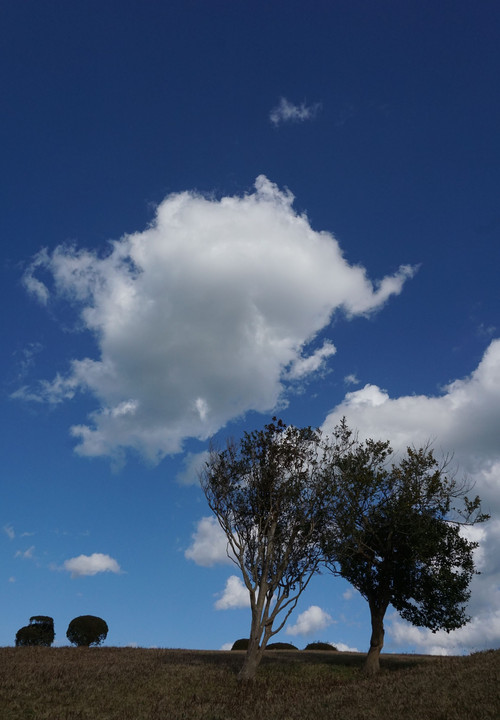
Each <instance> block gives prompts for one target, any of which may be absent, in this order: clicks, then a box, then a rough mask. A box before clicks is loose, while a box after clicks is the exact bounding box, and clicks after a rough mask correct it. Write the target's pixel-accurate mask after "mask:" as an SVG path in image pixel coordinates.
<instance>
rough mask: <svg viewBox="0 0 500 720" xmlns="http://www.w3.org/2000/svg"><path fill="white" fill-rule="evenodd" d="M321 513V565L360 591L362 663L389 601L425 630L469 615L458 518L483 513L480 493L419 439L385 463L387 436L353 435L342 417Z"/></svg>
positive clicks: (468, 557) (469, 552) (378, 642)
mask: <svg viewBox="0 0 500 720" xmlns="http://www.w3.org/2000/svg"><path fill="white" fill-rule="evenodd" d="M330 453H331V454H330V456H331V459H332V462H331V465H330V469H329V473H328V484H329V508H328V514H329V522H328V523H327V524H326V525H325V528H324V532H323V535H322V543H323V548H324V550H325V553H326V555H327V556H328V560H329V565H330V568H331V569H332V570H333V571H334V572H336V573H340V574H341V575H342V576H343V577H344V578H346V579H347V580H348V581H349V582H350V583H351V584H352V585H353V586H354V587H355V588H356V589H357V590H358V591H359V592H360V593H361V595H362V596H363V597H364V598H365V599H366V600H367V601H368V604H369V607H370V615H371V624H372V636H371V642H370V651H369V653H368V657H367V662H366V666H365V669H366V672H368V673H373V672H376V671H377V670H378V667H379V655H380V651H381V649H382V647H383V638H384V616H385V613H386V610H387V608H388V606H389V605H392V606H393V607H394V608H395V609H396V610H398V612H399V613H400V615H401V616H402V617H403V618H404V619H406V620H408V621H409V622H411V623H413V624H414V625H417V626H420V627H426V628H429V629H431V630H432V631H433V632H435V631H436V630H438V629H444V630H446V631H448V632H449V631H450V630H455V629H457V628H459V627H462V626H463V625H464V624H465V623H467V622H468V621H469V619H470V618H469V617H468V616H467V614H466V604H467V601H468V600H469V597H470V590H469V585H470V581H471V579H472V576H473V574H474V572H475V569H474V558H473V551H474V549H475V548H476V547H477V543H474V542H471V541H470V540H467V539H466V538H465V537H464V536H463V534H461V525H463V524H475V523H477V522H482V521H484V520H486V519H487V516H486V515H484V514H481V512H480V501H479V498H478V497H476V498H474V499H473V500H469V499H468V497H467V494H466V493H467V491H468V488H467V486H466V485H465V484H463V483H462V484H461V483H458V482H457V481H456V478H455V476H454V475H453V474H450V473H449V472H447V462H446V461H445V462H443V463H442V464H439V463H438V461H437V460H436V458H435V457H434V454H433V451H432V450H431V449H430V448H429V447H424V448H420V449H418V450H417V449H415V448H407V451H406V455H405V456H404V457H403V458H402V459H401V460H400V462H399V463H391V462H390V456H391V454H392V450H391V447H390V445H389V443H388V442H385V441H374V440H366V441H364V442H359V441H358V440H357V438H356V436H355V435H354V433H353V432H352V431H351V430H350V429H349V428H348V427H347V425H346V423H345V420H344V421H342V422H341V423H340V424H339V425H338V426H337V427H336V428H335V431H334V434H333V441H332V444H331V445H330Z"/></svg>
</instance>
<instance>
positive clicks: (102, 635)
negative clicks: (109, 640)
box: [66, 615, 108, 647]
mask: <svg viewBox="0 0 500 720" xmlns="http://www.w3.org/2000/svg"><path fill="white" fill-rule="evenodd" d="M107 634H108V626H107V624H106V622H105V621H104V620H103V619H102V618H100V617H96V616H95V615H80V616H79V617H76V618H73V620H72V621H71V622H70V624H69V625H68V630H67V632H66V637H67V638H68V640H69V641H70V643H72V644H73V645H78V646H85V647H89V646H91V645H101V643H103V642H104V640H106V636H107Z"/></svg>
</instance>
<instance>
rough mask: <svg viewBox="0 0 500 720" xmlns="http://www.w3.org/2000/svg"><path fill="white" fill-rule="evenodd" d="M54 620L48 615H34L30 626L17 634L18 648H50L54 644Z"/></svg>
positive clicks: (21, 629)
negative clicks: (34, 646) (37, 646)
mask: <svg viewBox="0 0 500 720" xmlns="http://www.w3.org/2000/svg"><path fill="white" fill-rule="evenodd" d="M54 637H55V633H54V620H53V619H52V618H51V617H49V616H48V615H33V616H32V617H30V624H29V625H25V626H24V627H22V628H20V629H19V630H18V631H17V633H16V647H27V646H30V645H40V646H42V647H50V646H51V645H52V643H53V642H54Z"/></svg>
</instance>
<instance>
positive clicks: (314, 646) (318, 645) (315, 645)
mask: <svg viewBox="0 0 500 720" xmlns="http://www.w3.org/2000/svg"><path fill="white" fill-rule="evenodd" d="M304 650H334V651H336V650H337V648H336V647H334V646H333V645H330V643H326V642H312V643H309V645H306V647H305V648H304Z"/></svg>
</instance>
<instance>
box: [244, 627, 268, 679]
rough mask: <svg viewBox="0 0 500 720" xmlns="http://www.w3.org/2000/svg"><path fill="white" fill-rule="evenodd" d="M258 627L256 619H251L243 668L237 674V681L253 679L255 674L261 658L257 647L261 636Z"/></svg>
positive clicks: (259, 648) (260, 650)
mask: <svg viewBox="0 0 500 720" xmlns="http://www.w3.org/2000/svg"><path fill="white" fill-rule="evenodd" d="M259 625H260V623H258V621H257V619H256V618H255V617H253V618H252V626H251V628H250V639H249V641H248V648H247V652H246V655H245V660H244V661H243V666H242V668H241V670H240V672H239V673H238V680H241V681H243V682H248V681H249V680H254V679H255V674H256V672H257V668H258V667H259V663H260V660H261V657H262V649H261V647H260V645H259V640H260V636H261V630H260V627H259Z"/></svg>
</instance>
